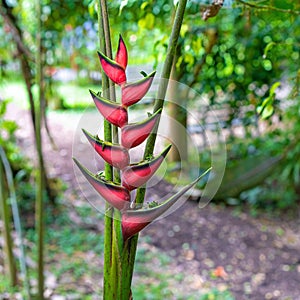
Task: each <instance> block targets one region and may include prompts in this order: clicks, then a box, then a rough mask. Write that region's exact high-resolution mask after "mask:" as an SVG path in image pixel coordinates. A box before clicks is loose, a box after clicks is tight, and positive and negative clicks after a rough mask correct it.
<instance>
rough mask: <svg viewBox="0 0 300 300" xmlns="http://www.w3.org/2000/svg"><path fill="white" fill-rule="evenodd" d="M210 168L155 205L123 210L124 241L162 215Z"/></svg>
mask: <svg viewBox="0 0 300 300" xmlns="http://www.w3.org/2000/svg"><path fill="white" fill-rule="evenodd" d="M210 170H211V168H210V169H208V170H207V171H206V172H204V174H202V175H201V176H200V177H198V178H197V179H196V180H194V181H193V182H192V183H190V184H189V185H187V186H185V187H184V188H182V189H181V190H180V191H179V192H177V193H176V194H175V195H173V196H172V197H170V198H169V199H168V200H166V201H165V202H163V203H162V204H160V205H158V206H156V207H153V208H147V209H138V210H126V211H124V213H123V215H122V234H123V239H124V241H126V240H127V239H129V238H130V237H132V236H133V235H135V234H137V233H138V232H140V231H141V230H142V229H143V228H145V227H146V226H147V225H149V224H150V223H151V222H152V221H154V220H155V219H157V218H158V217H160V216H161V215H163V214H164V213H165V212H166V211H167V210H168V209H169V208H170V207H171V206H173V205H174V204H175V203H177V201H178V200H179V199H180V197H181V196H183V194H185V193H186V192H187V191H188V190H189V189H191V188H192V187H193V186H194V185H195V184H196V183H197V182H198V181H199V180H200V179H201V178H202V177H203V176H204V175H206V174H207V173H208V172H209V171H210Z"/></svg>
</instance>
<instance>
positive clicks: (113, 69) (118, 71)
mask: <svg viewBox="0 0 300 300" xmlns="http://www.w3.org/2000/svg"><path fill="white" fill-rule="evenodd" d="M98 56H99V59H100V63H101V66H102V68H103V71H104V72H105V74H106V75H107V76H108V77H109V79H111V80H112V81H113V82H114V83H116V84H118V85H124V84H125V83H126V80H127V78H126V73H125V69H124V68H123V67H122V66H121V65H120V64H118V63H117V62H115V61H113V60H111V59H110V58H108V57H107V56H106V55H104V54H103V53H101V52H99V51H98Z"/></svg>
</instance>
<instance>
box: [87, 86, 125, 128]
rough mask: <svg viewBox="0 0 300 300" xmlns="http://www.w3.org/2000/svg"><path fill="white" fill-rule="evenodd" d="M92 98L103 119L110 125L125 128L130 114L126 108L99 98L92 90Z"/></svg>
mask: <svg viewBox="0 0 300 300" xmlns="http://www.w3.org/2000/svg"><path fill="white" fill-rule="evenodd" d="M90 93H91V95H92V98H93V100H94V102H95V104H96V106H97V108H98V110H99V111H100V113H101V114H102V115H103V117H104V118H105V119H106V120H107V121H109V122H110V123H112V124H114V125H116V126H118V127H123V126H124V125H125V124H127V122H128V114H127V110H126V108H125V107H123V106H122V105H119V104H117V103H115V102H112V101H110V100H108V99H105V98H103V97H101V96H98V95H97V94H96V93H95V92H93V91H91V90H90Z"/></svg>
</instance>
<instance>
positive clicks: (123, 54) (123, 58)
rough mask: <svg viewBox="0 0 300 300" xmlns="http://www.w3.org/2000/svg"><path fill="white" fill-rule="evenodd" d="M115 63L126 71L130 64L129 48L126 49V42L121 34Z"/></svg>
mask: <svg viewBox="0 0 300 300" xmlns="http://www.w3.org/2000/svg"><path fill="white" fill-rule="evenodd" d="M115 61H116V63H118V64H119V65H120V66H121V67H122V68H123V69H124V70H126V67H127V62H128V53H127V48H126V45H125V43H124V40H123V38H122V36H121V34H120V35H119V46H118V50H117V54H116V58H115Z"/></svg>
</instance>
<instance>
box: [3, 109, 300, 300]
mask: <svg viewBox="0 0 300 300" xmlns="http://www.w3.org/2000/svg"><path fill="white" fill-rule="evenodd" d="M7 117H8V118H13V119H15V120H17V122H18V123H19V125H20V129H19V130H18V132H17V135H18V138H19V140H20V145H21V146H22V149H24V151H25V152H26V153H27V154H28V155H29V156H31V158H32V159H33V160H34V158H35V154H34V153H35V151H34V148H33V143H32V139H31V136H32V130H31V127H30V121H29V116H28V114H27V113H25V112H24V111H22V110H20V109H18V108H17V107H15V106H10V107H9V111H8V113H7ZM48 119H49V125H50V130H51V134H52V135H53V138H54V140H55V143H56V147H57V149H56V150H53V148H52V147H51V145H50V143H49V139H48V138H45V143H44V151H45V155H44V157H45V158H46V163H47V167H48V172H49V174H50V175H51V177H56V176H58V177H60V178H62V179H63V180H64V181H65V182H66V183H67V185H68V189H67V191H66V193H65V199H64V201H66V202H69V203H71V204H74V201H85V200H83V197H82V191H80V188H79V185H78V182H77V180H76V177H75V176H74V169H73V163H72V160H71V157H72V152H73V151H74V149H75V152H76V155H79V154H80V153H82V154H84V155H81V156H80V159H81V161H82V163H83V164H84V165H85V166H86V167H92V166H91V156H90V155H93V154H90V155H89V154H88V153H91V152H89V151H90V146H89V145H88V144H87V143H85V142H82V143H77V144H76V146H75V147H73V141H74V132H75V130H76V127H77V124H78V122H79V119H80V115H79V114H74V113H54V112H51V113H50V114H49V116H48ZM89 164H90V165H89ZM99 167H100V165H99ZM77 177H78V176H77ZM79 181H80V179H79ZM80 183H81V187H82V188H83V189H85V186H86V191H84V194H85V196H87V197H93V195H94V194H93V192H91V190H90V187H89V186H88V183H85V181H81V182H80ZM166 190H167V191H170V190H172V185H170V184H168V183H166V182H164V181H160V182H158V183H157V184H155V185H154V186H153V187H151V188H150V189H149V190H148V194H147V195H148V198H150V197H151V200H153V199H160V198H161V197H163V196H164V195H165V194H166ZM76 199H77V200H76ZM78 199H81V200H78ZM96 205H97V204H96ZM72 207H73V206H72V205H70V209H71V210H72ZM71 214H73V215H74V214H75V212H70V215H71ZM299 216H300V214H299V210H298V211H296V212H294V214H293V216H291V214H285V213H281V214H280V215H277V216H276V217H274V216H272V217H270V216H266V215H263V214H260V215H259V216H257V217H252V216H251V214H250V213H249V212H248V211H247V210H246V209H245V211H243V210H242V209H240V210H237V209H234V208H231V207H226V206H222V205H216V204H214V202H213V201H212V202H210V204H208V205H207V206H206V207H204V208H199V205H198V203H197V201H187V202H186V203H184V205H182V206H181V207H180V208H179V209H177V210H176V211H175V212H174V213H172V214H171V215H169V216H168V217H166V218H163V219H161V220H159V221H157V222H155V223H153V224H151V225H150V226H148V227H147V228H146V229H145V230H144V231H143V233H142V235H143V236H145V235H149V236H150V237H151V249H155V250H154V251H159V252H164V253H166V254H168V255H169V256H171V257H172V262H170V265H171V266H172V267H174V268H175V269H176V272H182V273H183V274H184V276H185V277H187V276H188V277H189V278H190V281H189V286H187V287H186V289H187V290H199V295H200V294H201V293H200V292H201V290H202V289H203V288H205V287H207V286H208V285H209V286H212V287H217V288H218V289H220V290H222V289H229V291H230V292H231V293H232V294H233V295H234V296H235V298H236V299H237V300H240V299H241V300H243V299H253V300H261V299H286V300H287V299H293V300H299V299H300V230H299V229H300V218H299ZM100 230H101V228H100ZM213 275H215V276H213ZM183 282H184V281H183ZM78 285H80V283H78Z"/></svg>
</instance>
